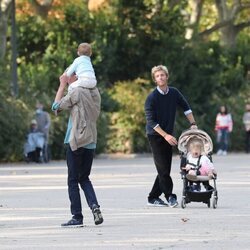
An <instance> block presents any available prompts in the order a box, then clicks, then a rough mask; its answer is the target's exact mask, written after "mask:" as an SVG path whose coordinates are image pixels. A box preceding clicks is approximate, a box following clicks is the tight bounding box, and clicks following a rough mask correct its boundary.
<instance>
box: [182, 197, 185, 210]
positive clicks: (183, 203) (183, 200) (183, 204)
mask: <svg viewBox="0 0 250 250" xmlns="http://www.w3.org/2000/svg"><path fill="white" fill-rule="evenodd" d="M181 207H182V208H185V207H186V199H185V198H182V200H181Z"/></svg>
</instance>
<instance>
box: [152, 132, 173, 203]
mask: <svg viewBox="0 0 250 250" xmlns="http://www.w3.org/2000/svg"><path fill="white" fill-rule="evenodd" d="M148 140H149V144H150V146H151V150H152V153H153V157H154V163H155V166H156V169H157V173H158V175H157V177H156V179H155V182H154V185H153V188H152V190H151V192H150V194H149V196H148V200H152V199H156V198H159V196H160V195H161V194H162V193H164V195H165V197H166V199H167V200H168V198H169V196H170V195H173V194H172V191H173V181H172V178H171V176H170V172H171V164H172V146H171V145H170V144H169V143H168V142H167V141H166V140H165V139H164V138H163V137H162V136H158V135H148ZM173 196H174V197H176V195H173Z"/></svg>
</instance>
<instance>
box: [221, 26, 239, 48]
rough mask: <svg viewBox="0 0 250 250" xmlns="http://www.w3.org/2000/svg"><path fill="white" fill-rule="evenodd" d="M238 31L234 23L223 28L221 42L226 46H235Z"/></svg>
mask: <svg viewBox="0 0 250 250" xmlns="http://www.w3.org/2000/svg"><path fill="white" fill-rule="evenodd" d="M237 35H238V31H237V29H236V27H235V26H234V25H233V23H231V24H228V25H227V26H226V27H224V28H221V42H222V45H224V46H226V47H235V46H236V38H237Z"/></svg>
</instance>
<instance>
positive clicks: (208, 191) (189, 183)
mask: <svg viewBox="0 0 250 250" xmlns="http://www.w3.org/2000/svg"><path fill="white" fill-rule="evenodd" d="M193 139H198V140H200V141H202V144H203V149H204V153H205V155H206V156H207V157H208V158H209V160H210V161H211V162H212V151H213V143H212V140H211V138H210V137H209V135H208V134H207V133H206V132H204V131H203V130H200V129H189V130H186V131H184V132H183V133H182V134H181V136H180V138H179V141H178V150H179V151H180V157H181V164H180V168H181V172H180V173H181V178H182V180H183V191H182V201H181V207H182V208H185V207H186V204H187V203H190V202H203V203H205V204H207V206H208V207H210V205H211V204H210V199H211V197H212V206H213V208H217V201H218V192H217V189H216V178H217V177H216V175H214V176H213V177H209V176H201V175H197V176H195V177H194V178H192V179H190V178H189V179H188V178H187V177H189V175H187V171H186V170H185V169H184V167H185V166H186V163H187V153H188V150H189V144H190V142H191V141H192V140H193ZM209 181H213V186H211V185H210V183H209ZM193 184H197V185H200V184H203V186H204V190H201V191H197V190H193V188H192V187H193Z"/></svg>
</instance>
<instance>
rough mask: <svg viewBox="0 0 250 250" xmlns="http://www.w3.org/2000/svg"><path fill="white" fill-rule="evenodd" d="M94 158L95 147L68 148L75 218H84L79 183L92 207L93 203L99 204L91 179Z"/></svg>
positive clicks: (71, 206)
mask: <svg viewBox="0 0 250 250" xmlns="http://www.w3.org/2000/svg"><path fill="white" fill-rule="evenodd" d="M93 158H94V149H86V148H83V147H82V148H78V149H77V150H75V151H72V150H71V148H70V146H68V148H67V165H68V192H69V199H70V203H71V205H70V209H71V214H72V215H73V218H75V219H82V218H83V215H82V205H81V196H80V190H79V185H78V184H80V186H81V188H82V190H83V191H84V195H85V197H86V200H87V203H88V205H89V207H90V209H92V207H93V205H97V206H99V205H98V202H97V199H96V195H95V191H94V188H93V186H92V183H91V182H90V180H89V175H90V171H91V167H92V162H93Z"/></svg>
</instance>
